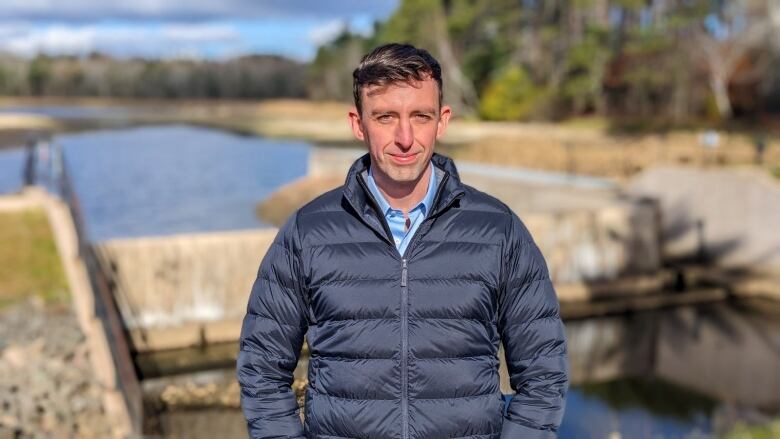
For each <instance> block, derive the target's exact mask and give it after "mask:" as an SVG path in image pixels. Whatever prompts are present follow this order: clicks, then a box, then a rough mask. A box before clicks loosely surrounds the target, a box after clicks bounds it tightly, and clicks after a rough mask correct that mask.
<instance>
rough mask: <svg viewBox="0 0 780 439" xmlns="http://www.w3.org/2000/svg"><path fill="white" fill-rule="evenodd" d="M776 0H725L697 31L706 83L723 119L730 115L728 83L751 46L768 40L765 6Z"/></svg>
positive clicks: (768, 31)
mask: <svg viewBox="0 0 780 439" xmlns="http://www.w3.org/2000/svg"><path fill="white" fill-rule="evenodd" d="M773 3H776V0H733V1H730V2H724V5H723V7H722V8H721V10H720V11H719V12H720V13H713V14H711V15H709V16H708V17H707V18H706V19H705V24H704V25H703V26H702V28H701V29H700V31H699V32H697V34H696V39H695V40H696V44H695V47H697V48H698V49H700V52H698V53H697V55H698V56H700V57H701V59H702V60H703V61H704V62H705V63H706V65H707V70H708V73H709V78H708V80H709V86H710V89H711V90H712V94H713V96H714V97H715V105H716V106H717V108H718V113H719V115H720V116H721V118H723V119H728V118H729V117H731V114H732V107H731V100H730V99H729V94H728V84H729V81H730V79H731V78H732V76H733V75H734V72H735V71H736V69H737V67H738V66H739V63H740V61H742V60H743V59H744V57H745V56H746V55H747V54H748V53H749V52H750V51H751V50H753V49H755V48H757V47H759V46H761V45H762V44H764V43H767V42H768V39H769V37H770V36H771V32H770V30H771V27H770V21H769V16H768V14H767V12H768V11H767V9H777V6H776V5H775V6H771V7H770V4H773Z"/></svg>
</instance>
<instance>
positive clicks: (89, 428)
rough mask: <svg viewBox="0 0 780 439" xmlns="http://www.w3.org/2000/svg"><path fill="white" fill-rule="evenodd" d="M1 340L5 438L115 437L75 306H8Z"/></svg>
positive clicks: (0, 433)
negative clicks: (77, 318)
mask: <svg viewBox="0 0 780 439" xmlns="http://www.w3.org/2000/svg"><path fill="white" fill-rule="evenodd" d="M0 340H3V342H4V344H3V347H2V350H0V439H4V438H6V437H13V438H16V437H24V438H27V437H30V438H38V437H86V438H90V437H93V438H102V437H112V436H113V434H112V422H111V420H110V419H108V417H107V416H106V415H105V410H104V408H103V405H102V400H103V398H102V396H103V394H102V388H101V386H100V383H99V382H98V381H97V378H96V377H95V374H94V372H93V371H92V367H91V364H90V362H89V349H88V347H87V346H86V344H85V338H84V335H83V334H82V333H81V330H80V328H79V326H78V322H77V321H76V318H75V316H74V314H73V313H72V312H71V311H70V310H67V309H66V310H63V309H54V310H53V309H48V308H46V307H45V305H44V304H43V303H42V302H41V301H35V300H32V301H29V302H24V303H21V304H17V305H14V306H12V307H9V308H6V309H4V310H2V311H0Z"/></svg>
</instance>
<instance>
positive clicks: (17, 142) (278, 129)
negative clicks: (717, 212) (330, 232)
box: [0, 97, 780, 181]
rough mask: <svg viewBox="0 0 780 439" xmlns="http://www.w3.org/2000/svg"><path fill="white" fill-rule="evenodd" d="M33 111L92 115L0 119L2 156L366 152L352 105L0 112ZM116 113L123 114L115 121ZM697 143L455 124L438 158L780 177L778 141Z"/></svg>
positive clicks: (20, 102) (746, 138) (601, 172)
mask: <svg viewBox="0 0 780 439" xmlns="http://www.w3.org/2000/svg"><path fill="white" fill-rule="evenodd" d="M28 106H34V107H43V108H45V107H65V108H64V111H68V109H73V110H74V113H78V112H79V110H85V109H86V110H87V111H86V112H85V113H80V114H76V115H77V116H78V117H74V116H73V115H71V116H69V117H52V116H41V115H32V116H30V115H29V114H18V113H16V114H14V113H7V114H6V113H0V149H2V148H4V147H5V148H7V147H9V146H22V145H23V141H24V138H25V136H26V134H27V133H28V132H30V131H34V130H43V131H49V132H53V133H55V134H56V133H62V132H79V131H85V130H94V129H106V128H109V129H110V128H128V127H138V126H148V125H159V124H190V125H195V126H201V127H207V128H212V129H217V130H222V131H226V132H230V133H234V134H236V135H240V136H261V137H266V138H272V139H290V140H300V141H305V142H312V143H316V144H319V145H321V146H326V147H334V148H339V147H345V146H346V147H356V146H358V147H359V146H361V145H360V143H359V142H358V141H356V140H355V139H354V138H353V136H352V132H351V130H350V129H349V125H348V123H347V117H346V114H347V111H348V109H349V108H350V105H349V104H347V103H342V102H319V101H307V100H294V99H286V100H266V101H242V100H224V101H222V100H219V101H208V100H202V99H200V100H198V99H192V100H161V99H149V100H144V99H105V98H62V97H60V98H54V97H47V98H29V97H27V98H11V97H0V109H2V108H3V107H6V108H9V107H10V108H13V107H28ZM96 108H97V109H106V111H104V112H100V111H98V112H97V113H96V114H97V115H100V117H97V116H96V115H95V114H89V113H90V111H91V110H94V109H96ZM111 111H117V112H118V111H122V112H123V113H121V114H114V115H112V114H111ZM85 114H86V115H85ZM25 118H26V119H25ZM700 135H701V132H700V131H695V130H683V129H681V130H675V131H669V132H649V133H639V134H616V133H614V132H611V131H610V129H609V126H608V124H607V123H606V121H605V120H602V119H594V120H579V121H569V122H564V123H557V124H556V123H541V122H527V123H526V122H524V123H515V122H484V121H474V120H467V119H455V120H454V121H453V122H452V123H451V124H450V126H449V128H448V132H447V134H446V135H445V136H444V137H443V138H442V139H441V140H440V141H439V143H438V145H437V151H438V152H440V153H442V154H445V155H448V156H450V157H452V158H454V159H460V160H466V161H473V162H480V163H487V164H500V165H506V166H514V167H524V168H532V169H540V170H546V171H558V172H566V173H572V174H583V175H592V176H599V177H606V178H612V179H616V180H618V181H621V180H625V179H626V178H629V177H631V176H633V175H635V174H637V173H639V172H641V171H642V170H644V169H646V168H648V167H651V166H655V165H660V164H672V165H690V166H696V167H733V166H759V167H762V168H763V169H764V170H766V171H767V173H770V174H771V173H774V174H775V175H780V138H777V137H770V138H769V139H768V142H767V147H766V150H765V152H764V163H763V165H755V159H756V152H755V145H754V139H753V137H752V133H751V132H748V131H739V132H737V131H734V132H728V131H719V142H720V143H719V146H718V147H716V148H704V147H702V145H701V138H700Z"/></svg>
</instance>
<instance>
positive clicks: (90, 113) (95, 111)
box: [0, 105, 144, 120]
mask: <svg viewBox="0 0 780 439" xmlns="http://www.w3.org/2000/svg"><path fill="white" fill-rule="evenodd" d="M143 111H144V110H142V109H133V108H123V107H115V106H111V107H100V106H88V105H85V106H77V107H74V106H69V105H43V106H12V107H1V108H0V113H24V114H35V115H39V116H48V117H52V118H56V119H65V120H74V119H89V120H126V119H127V118H129V117H131V116H139V115H142V114H143Z"/></svg>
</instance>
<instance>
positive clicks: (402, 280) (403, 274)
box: [401, 259, 406, 287]
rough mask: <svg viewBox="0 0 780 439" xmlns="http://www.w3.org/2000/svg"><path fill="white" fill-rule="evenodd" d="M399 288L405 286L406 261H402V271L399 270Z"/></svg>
mask: <svg viewBox="0 0 780 439" xmlns="http://www.w3.org/2000/svg"><path fill="white" fill-rule="evenodd" d="M401 286H402V287H405V286H406V259H403V270H401Z"/></svg>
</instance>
